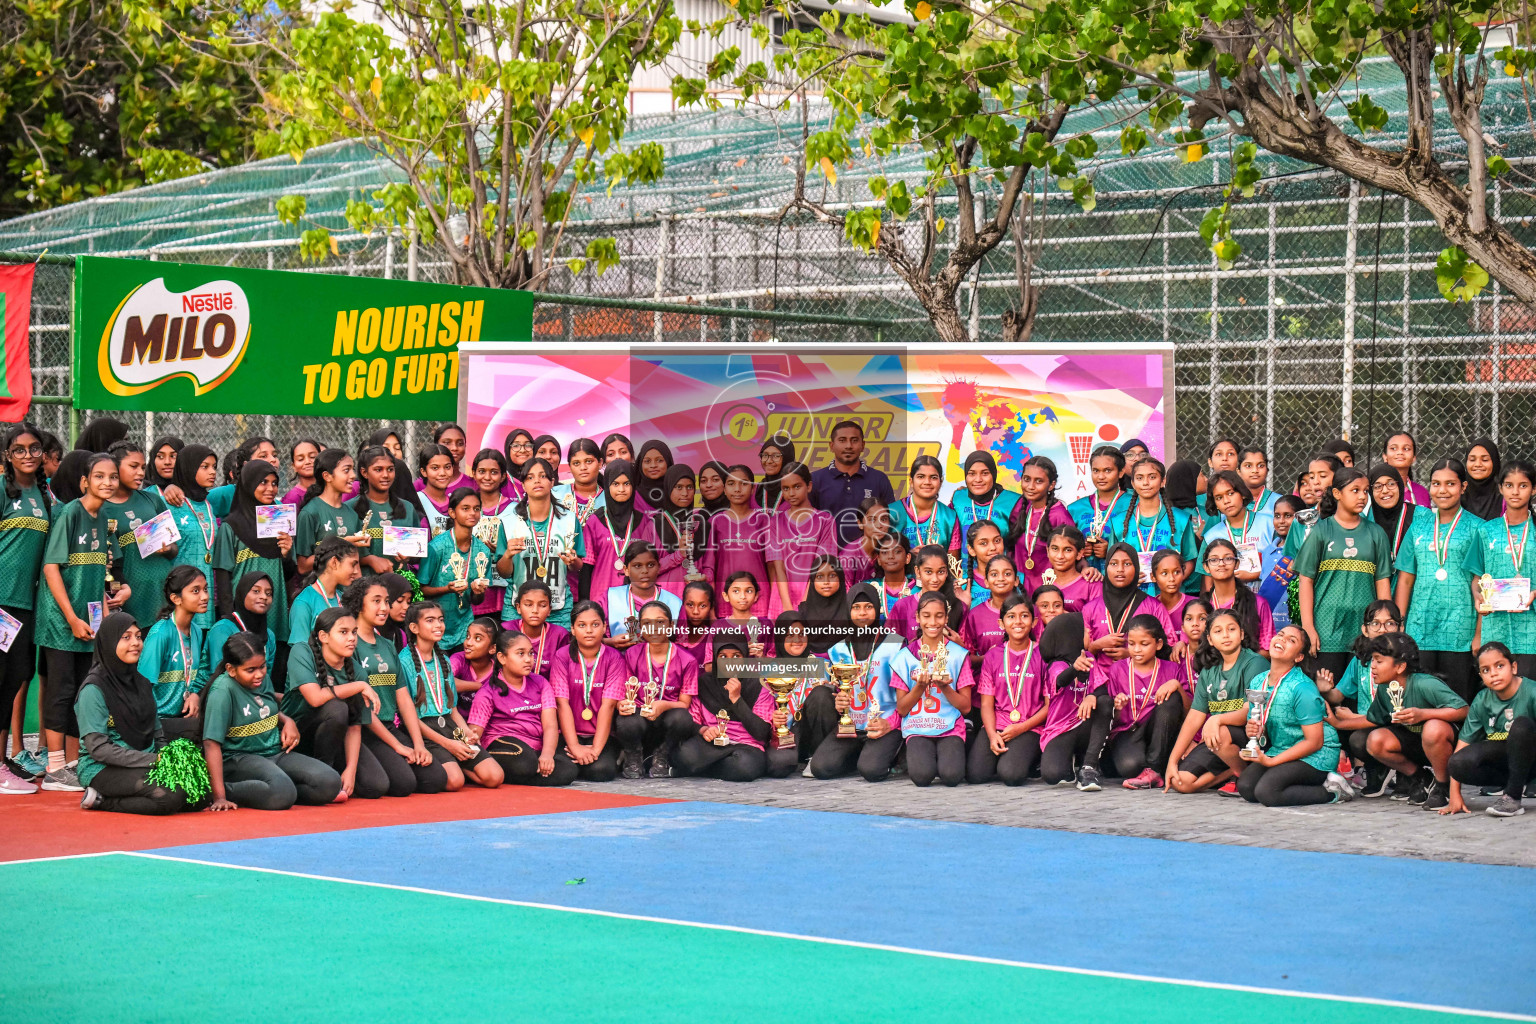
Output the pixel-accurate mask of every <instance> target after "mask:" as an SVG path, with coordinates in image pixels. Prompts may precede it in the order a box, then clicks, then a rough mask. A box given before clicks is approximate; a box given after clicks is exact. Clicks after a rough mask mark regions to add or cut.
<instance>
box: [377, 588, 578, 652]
mask: <svg viewBox="0 0 1536 1024" xmlns="http://www.w3.org/2000/svg"><path fill="white" fill-rule="evenodd" d="M378 580H379V582H380V583H382V584H384V592H385V594H386V595H387V596H388V600H389V604H390V606H391V607H393V606H394V603H395V602H396V601H398V600H400V598H402V597H404V596H405V595H406V594H410V593H414V591H413V590H412V589H411V585H410V583H408V582H407V581H406V578H405V577H404V576H401V575H400V574H399V573H396V572H385V573H380V574H379V576H378ZM377 632H378V634H379V635H380V636H382V637H384V638H386V639H387V640H389V641H390V642H391V643H392V644H394V645H395V646H396V647H398V648H400V649H401V650H402V651H403V650H405V645H406V643H407V642H409V640H410V634H409V633H407V632H406V629H405V623H403V622H396V621H395V620H394V619H392V618H389V619H385V621H384V625H382V626H380V627H379V628H378V631H377ZM573 649H574V648H573Z"/></svg>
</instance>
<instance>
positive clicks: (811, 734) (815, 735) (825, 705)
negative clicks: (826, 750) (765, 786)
mask: <svg viewBox="0 0 1536 1024" xmlns="http://www.w3.org/2000/svg"><path fill="white" fill-rule="evenodd" d="M836 701H837V691H836V690H834V689H833V688H832V687H830V686H813V687H811V692H810V693H808V694H806V695H805V703H804V704H802V705H800V714H799V715H798V716H796V721H795V726H794V728H795V747H796V754H797V756H798V757H799V759H800V760H801V761H809V760H810V759H811V758H813V757H815V756H816V751H818V750H820V749H821V745H822V743H824V742H825V741H826V739H827V737H828V736H836V735H837V719H838V714H837V703H836Z"/></svg>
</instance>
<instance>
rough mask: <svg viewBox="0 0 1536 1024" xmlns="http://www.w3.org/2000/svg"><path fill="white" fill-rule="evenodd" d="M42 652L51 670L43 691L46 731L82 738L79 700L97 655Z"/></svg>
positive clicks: (47, 650)
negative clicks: (77, 709) (78, 721)
mask: <svg viewBox="0 0 1536 1024" xmlns="http://www.w3.org/2000/svg"><path fill="white" fill-rule="evenodd" d="M48 600H52V598H51V597H50V598H48ZM42 650H43V665H44V667H45V668H47V670H48V674H47V678H46V679H45V680H44V682H45V684H46V685H45V686H44V688H43V728H44V729H47V730H49V731H51V732H61V733H63V734H64V735H65V736H79V735H80V727H79V726H78V725H76V724H75V697H76V696H77V695H78V694H79V692H80V684H81V683H82V682H84V681H85V674H86V673H87V672H89V671H90V670H91V658H92V657H93V655H92V654H91V652H90V651H61V650H59V649H57V648H55V647H44V648H43V649H42Z"/></svg>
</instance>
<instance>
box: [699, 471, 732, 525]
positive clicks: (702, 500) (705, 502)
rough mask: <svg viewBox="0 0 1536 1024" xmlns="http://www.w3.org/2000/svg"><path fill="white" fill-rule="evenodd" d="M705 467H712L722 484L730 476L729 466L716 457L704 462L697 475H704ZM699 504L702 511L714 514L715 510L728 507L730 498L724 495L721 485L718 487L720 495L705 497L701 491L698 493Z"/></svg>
mask: <svg viewBox="0 0 1536 1024" xmlns="http://www.w3.org/2000/svg"><path fill="white" fill-rule="evenodd" d="M705 469H712V470H714V471H715V473H716V475H718V476H719V477H720V482H721V483H722V484H723V483H725V481H727V480H729V479H730V478H731V470H730V467H728V466H727V465H726V464H725V463H723V462H721V461H719V460H718V459H711V460H709V461H708V462H706V463H704V467H703V469H700V470H699V475H700V476H703V475H704V470H705ZM699 504H700V505H701V506H703V508H704V511H705V512H706V513H708V514H709V515H714V514H715V513H716V512H719V511H720V510H721V509H724V508H730V507H731V499H729V498H727V497H726V496H725V488H724V487H722V488H721V489H720V497H718V498H706V497H704V495H703V494H702V493H701V494H700V495H699Z"/></svg>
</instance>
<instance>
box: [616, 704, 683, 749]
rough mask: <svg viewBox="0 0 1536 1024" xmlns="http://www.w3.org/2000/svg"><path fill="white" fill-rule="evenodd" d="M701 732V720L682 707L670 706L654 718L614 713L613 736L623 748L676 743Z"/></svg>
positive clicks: (651, 747)
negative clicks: (695, 718)
mask: <svg viewBox="0 0 1536 1024" xmlns="http://www.w3.org/2000/svg"><path fill="white" fill-rule="evenodd" d="M698 732H699V726H698V723H697V722H695V721H694V720H693V716H692V715H690V714H689V713H688V712H687V711H685V710H683V709H682V708H668V709H667V710H665V711H663V712H662V713H661V714H659V715H657V716H656V718H655V720H653V721H647V720H646V719H645V718H643V717H641V716H640V715H639V714H638V713H636V714H633V715H614V716H613V738H614V739H616V740H618V741H619V747H620V748H621V749H624V750H635V749H637V748H638V749H641V750H654V749H656V748H657V747H659V746H661V745H662V744H663V743H665V744H667V745H669V746H673V747H675V746H677V744H679V743H681V742H682V741H683V740H685V739H687V738H688V737H689V736H696V735H698Z"/></svg>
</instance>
